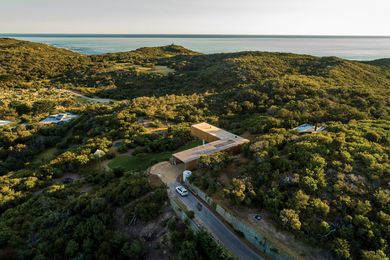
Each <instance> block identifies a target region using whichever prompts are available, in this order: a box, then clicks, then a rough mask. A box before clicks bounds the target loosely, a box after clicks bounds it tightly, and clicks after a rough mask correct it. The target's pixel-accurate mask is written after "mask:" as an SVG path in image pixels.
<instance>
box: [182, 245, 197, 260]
mask: <svg viewBox="0 0 390 260" xmlns="http://www.w3.org/2000/svg"><path fill="white" fill-rule="evenodd" d="M179 256H180V257H181V259H183V260H196V259H199V255H198V252H197V250H196V244H195V242H193V241H184V242H182V243H181V246H180V251H179Z"/></svg>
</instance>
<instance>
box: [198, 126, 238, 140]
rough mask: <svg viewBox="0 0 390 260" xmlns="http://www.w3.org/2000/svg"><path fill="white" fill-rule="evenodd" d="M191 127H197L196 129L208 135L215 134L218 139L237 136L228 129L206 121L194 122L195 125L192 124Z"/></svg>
mask: <svg viewBox="0 0 390 260" xmlns="http://www.w3.org/2000/svg"><path fill="white" fill-rule="evenodd" d="M191 128H195V129H198V130H200V131H202V132H205V133H207V134H209V135H212V136H215V137H217V138H218V139H220V140H223V139H235V138H236V137H237V135H235V134H233V133H230V132H228V131H225V130H223V129H221V128H218V127H216V126H213V125H210V124H208V123H200V124H195V125H192V126H191Z"/></svg>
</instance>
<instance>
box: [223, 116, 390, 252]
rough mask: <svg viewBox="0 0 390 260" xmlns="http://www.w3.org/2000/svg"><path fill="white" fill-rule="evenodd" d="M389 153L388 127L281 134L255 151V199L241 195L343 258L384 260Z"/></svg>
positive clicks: (336, 126) (358, 125)
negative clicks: (375, 259)
mask: <svg viewBox="0 0 390 260" xmlns="http://www.w3.org/2000/svg"><path fill="white" fill-rule="evenodd" d="M389 145H390V125H389V122H388V121H381V120H374V121H371V120H367V121H351V122H350V123H348V124H342V123H329V124H328V126H327V130H326V131H325V132H323V133H319V134H314V135H304V136H297V135H296V133H294V132H293V131H286V130H284V129H275V130H272V131H271V132H270V133H269V134H266V135H262V136H259V137H258V138H257V139H256V140H255V141H254V142H252V143H251V145H250V154H251V157H252V158H253V165H252V166H251V167H247V168H246V169H247V176H248V178H247V179H246V182H249V183H250V185H251V186H253V187H254V190H255V192H256V195H253V194H250V193H248V191H246V190H245V185H244V190H243V191H242V192H243V193H244V194H246V195H247V197H248V199H249V200H251V201H252V202H250V203H252V204H253V205H256V206H257V207H259V206H264V207H266V208H268V209H270V210H271V211H272V212H273V213H274V214H275V216H276V217H277V218H279V219H280V222H281V223H282V224H283V225H284V226H285V227H286V228H288V229H290V230H292V231H293V232H294V233H295V234H296V235H298V236H301V237H303V238H305V239H309V240H311V241H313V242H315V243H318V242H319V241H321V242H322V243H323V244H325V245H328V246H329V247H330V248H332V249H333V250H334V252H335V253H336V254H337V255H338V256H339V257H340V258H350V257H357V258H361V257H363V258H365V259H369V258H370V256H371V257H373V256H374V255H375V256H377V257H379V258H382V257H385V255H387V256H388V255H389V251H388V250H389V249H388V246H387V245H388V242H389V241H390V237H389V227H390V210H389V209H390V190H389V182H390V175H389V174H390V160H389V156H390V149H389ZM248 187H249V186H248ZM233 190H234V189H233ZM231 194H232V197H235V196H234V194H235V193H234V192H233V193H231ZM244 197H245V195H244ZM244 200H245V199H244ZM379 258H378V259H379ZM370 259H372V258H370Z"/></svg>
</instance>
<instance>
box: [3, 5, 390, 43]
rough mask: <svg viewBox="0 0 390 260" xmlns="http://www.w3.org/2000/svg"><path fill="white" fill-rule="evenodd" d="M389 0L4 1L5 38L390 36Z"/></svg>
mask: <svg viewBox="0 0 390 260" xmlns="http://www.w3.org/2000/svg"><path fill="white" fill-rule="evenodd" d="M389 11H390V0H0V33H103V34H111V33H112V34H122V33H125V34H127V33H128V34H266V35H269V34H270V35H272V34H273V35H384V36H390V15H389Z"/></svg>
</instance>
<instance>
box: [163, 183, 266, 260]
mask: <svg viewBox="0 0 390 260" xmlns="http://www.w3.org/2000/svg"><path fill="white" fill-rule="evenodd" d="M179 185H180V184H179V183H177V182H175V183H172V184H171V185H170V190H171V191H172V193H174V194H176V195H177V197H178V198H179V199H180V200H181V201H182V202H183V203H184V204H185V205H186V206H187V208H188V209H189V210H192V211H194V213H195V218H196V219H198V220H200V222H202V223H203V226H204V227H205V228H206V229H207V230H208V231H209V232H210V233H211V234H212V235H213V236H214V237H215V238H216V239H217V240H219V241H220V242H221V243H222V244H223V245H224V246H225V247H226V248H227V249H228V250H229V251H230V252H232V254H233V255H234V256H236V257H237V258H238V259H240V260H241V259H245V260H246V259H263V258H262V257H261V256H259V255H258V254H257V253H256V252H254V251H253V250H252V249H251V248H250V247H249V246H248V245H246V244H245V243H244V242H243V241H241V239H240V238H238V237H237V235H236V234H235V233H234V232H232V231H231V230H230V229H229V228H228V227H227V226H226V225H225V224H224V223H223V222H222V221H221V220H219V219H218V217H217V216H215V214H214V213H213V212H212V211H211V210H210V209H208V208H207V207H206V206H205V205H204V204H203V203H202V202H201V201H199V200H198V198H197V197H195V196H194V195H193V194H192V193H189V194H188V196H186V197H181V196H180V195H179V194H177V192H176V191H175V187H177V186H179ZM197 203H201V204H202V209H201V210H200V211H199V210H198V209H197V207H196V205H197Z"/></svg>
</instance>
